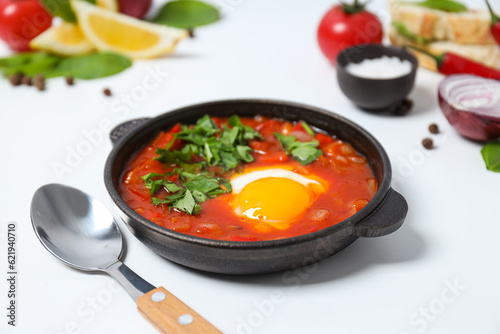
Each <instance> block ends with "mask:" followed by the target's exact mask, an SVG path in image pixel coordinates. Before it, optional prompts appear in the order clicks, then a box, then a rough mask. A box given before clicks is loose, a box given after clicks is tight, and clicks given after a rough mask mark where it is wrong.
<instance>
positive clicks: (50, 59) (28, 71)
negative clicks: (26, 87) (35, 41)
mask: <svg viewBox="0 0 500 334" xmlns="http://www.w3.org/2000/svg"><path fill="white" fill-rule="evenodd" d="M61 59H62V58H61V57H58V56H55V55H51V54H48V53H45V52H36V53H31V54H30V55H26V56H23V57H21V58H17V59H16V58H15V57H10V58H8V59H4V62H3V63H4V65H5V67H4V68H3V69H2V71H3V73H4V75H6V76H9V75H11V74H15V73H23V74H25V75H27V76H29V77H33V76H35V75H37V74H42V75H46V74H48V73H51V72H53V71H54V69H55V68H56V66H57V64H58V63H59V62H60V61H61ZM16 62H18V64H17V65H15V63H16ZM7 65H11V66H8V67H7Z"/></svg>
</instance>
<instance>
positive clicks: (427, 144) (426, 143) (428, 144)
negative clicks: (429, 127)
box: [422, 138, 434, 150]
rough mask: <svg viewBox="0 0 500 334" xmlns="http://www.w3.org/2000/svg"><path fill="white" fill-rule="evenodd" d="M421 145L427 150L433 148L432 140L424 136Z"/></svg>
mask: <svg viewBox="0 0 500 334" xmlns="http://www.w3.org/2000/svg"><path fill="white" fill-rule="evenodd" d="M422 146H423V147H425V148H426V149H428V150H431V149H433V148H434V142H433V141H432V139H430V138H425V139H424V140H422Z"/></svg>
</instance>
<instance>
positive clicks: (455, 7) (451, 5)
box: [411, 0, 467, 13]
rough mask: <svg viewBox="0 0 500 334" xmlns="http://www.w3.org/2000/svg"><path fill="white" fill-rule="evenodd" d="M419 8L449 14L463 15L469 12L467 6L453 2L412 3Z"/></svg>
mask: <svg viewBox="0 0 500 334" xmlns="http://www.w3.org/2000/svg"><path fill="white" fill-rule="evenodd" d="M411 3H412V4H415V5H417V6H422V7H426V8H431V9H437V10H442V11H444V12H449V13H462V12H466V11H467V6H465V5H464V4H462V3H460V2H457V1H452V0H426V1H422V2H411Z"/></svg>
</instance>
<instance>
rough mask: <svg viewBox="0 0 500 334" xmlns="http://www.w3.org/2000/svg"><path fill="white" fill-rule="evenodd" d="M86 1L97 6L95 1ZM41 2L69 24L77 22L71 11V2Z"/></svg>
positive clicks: (46, 0) (66, 0)
mask: <svg viewBox="0 0 500 334" xmlns="http://www.w3.org/2000/svg"><path fill="white" fill-rule="evenodd" d="M84 1H87V2H90V3H93V4H95V0H84ZM40 2H41V3H42V5H43V6H44V7H45V9H47V11H48V12H49V13H51V14H52V15H54V16H59V17H61V18H62V19H63V20H65V21H68V22H76V17H75V14H74V13H73V10H72V9H71V6H70V4H69V0H40Z"/></svg>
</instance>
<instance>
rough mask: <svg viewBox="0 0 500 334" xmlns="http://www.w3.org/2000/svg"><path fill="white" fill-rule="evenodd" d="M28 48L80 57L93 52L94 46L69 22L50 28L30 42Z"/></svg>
mask: <svg viewBox="0 0 500 334" xmlns="http://www.w3.org/2000/svg"><path fill="white" fill-rule="evenodd" d="M30 47H31V48H32V49H38V50H45V51H49V52H52V53H55V54H58V55H61V56H73V55H80V54H84V53H89V52H91V51H92V50H94V46H93V45H92V44H91V43H90V42H89V41H88V40H87V38H86V37H85V35H84V34H83V33H82V31H81V29H80V27H79V26H78V25H76V24H73V23H69V22H62V23H61V24H60V25H58V26H52V27H50V28H49V29H47V30H46V31H44V32H43V33H41V34H40V35H38V36H37V37H35V38H34V39H33V40H31V42H30Z"/></svg>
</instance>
